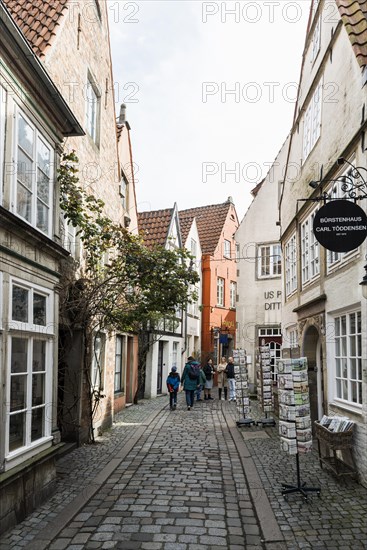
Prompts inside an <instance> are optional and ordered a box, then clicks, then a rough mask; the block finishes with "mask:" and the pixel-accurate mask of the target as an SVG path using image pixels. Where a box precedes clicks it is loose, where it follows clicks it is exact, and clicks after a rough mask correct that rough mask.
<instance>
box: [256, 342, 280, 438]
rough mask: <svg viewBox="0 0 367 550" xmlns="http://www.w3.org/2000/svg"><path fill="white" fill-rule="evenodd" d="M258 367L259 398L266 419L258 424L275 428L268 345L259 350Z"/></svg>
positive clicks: (262, 419)
mask: <svg viewBox="0 0 367 550" xmlns="http://www.w3.org/2000/svg"><path fill="white" fill-rule="evenodd" d="M256 367H257V370H256V377H257V398H258V401H259V404H260V406H261V408H262V410H263V412H264V414H265V417H264V418H261V419H260V420H258V421H257V422H256V424H257V425H259V424H261V426H262V427H264V426H265V427H266V426H275V420H274V418H273V417H272V416H271V413H272V412H273V411H274V397H273V377H272V372H271V362H270V348H269V346H268V345H265V346H261V347H260V348H259V349H258V352H257V361H256Z"/></svg>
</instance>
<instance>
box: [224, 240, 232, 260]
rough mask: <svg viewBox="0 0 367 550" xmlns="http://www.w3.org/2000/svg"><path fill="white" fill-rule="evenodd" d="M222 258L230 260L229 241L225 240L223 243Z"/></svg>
mask: <svg viewBox="0 0 367 550" xmlns="http://www.w3.org/2000/svg"><path fill="white" fill-rule="evenodd" d="M223 257H224V258H230V257H231V241H227V240H225V241H224V243H223Z"/></svg>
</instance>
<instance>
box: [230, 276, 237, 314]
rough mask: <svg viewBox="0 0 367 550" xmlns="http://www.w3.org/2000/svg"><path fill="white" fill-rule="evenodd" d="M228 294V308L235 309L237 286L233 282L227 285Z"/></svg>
mask: <svg viewBox="0 0 367 550" xmlns="http://www.w3.org/2000/svg"><path fill="white" fill-rule="evenodd" d="M229 291H230V292H229V294H230V307H231V308H233V309H234V308H235V307H236V293H237V284H236V283H234V282H233V281H231V282H230V285H229Z"/></svg>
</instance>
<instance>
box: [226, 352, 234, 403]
mask: <svg viewBox="0 0 367 550" xmlns="http://www.w3.org/2000/svg"><path fill="white" fill-rule="evenodd" d="M224 372H225V373H226V375H227V380H228V386H229V400H230V401H236V379H235V375H234V364H233V357H228V363H227V366H226V370H225V371H224Z"/></svg>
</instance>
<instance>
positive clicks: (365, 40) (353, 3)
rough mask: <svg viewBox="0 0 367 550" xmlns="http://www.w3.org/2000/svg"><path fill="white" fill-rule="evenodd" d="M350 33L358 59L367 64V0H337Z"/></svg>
mask: <svg viewBox="0 0 367 550" xmlns="http://www.w3.org/2000/svg"><path fill="white" fill-rule="evenodd" d="M335 1H336V3H337V6H338V8H339V12H340V15H341V18H342V20H343V23H344V26H345V28H346V30H347V33H348V35H349V39H350V41H351V44H352V46H353V50H354V53H355V55H356V58H357V61H358V63H359V65H360V66H361V67H364V66H365V65H367V2H366V0H358V1H357V0H335Z"/></svg>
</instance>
